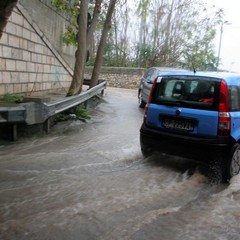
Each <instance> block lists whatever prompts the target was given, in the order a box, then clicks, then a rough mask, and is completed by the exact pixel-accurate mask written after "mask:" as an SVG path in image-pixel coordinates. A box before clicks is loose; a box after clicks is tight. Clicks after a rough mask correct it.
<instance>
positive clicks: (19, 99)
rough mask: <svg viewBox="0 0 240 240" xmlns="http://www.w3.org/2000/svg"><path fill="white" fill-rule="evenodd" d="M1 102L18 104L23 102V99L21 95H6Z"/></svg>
mask: <svg viewBox="0 0 240 240" xmlns="http://www.w3.org/2000/svg"><path fill="white" fill-rule="evenodd" d="M0 100H1V101H2V102H7V103H18V102H22V100H23V97H22V96H19V95H13V94H5V95H3V97H2V98H1V99H0Z"/></svg>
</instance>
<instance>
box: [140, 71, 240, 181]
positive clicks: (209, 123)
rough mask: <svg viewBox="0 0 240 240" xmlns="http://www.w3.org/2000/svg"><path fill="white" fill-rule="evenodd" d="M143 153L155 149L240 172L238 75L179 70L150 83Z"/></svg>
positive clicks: (225, 173) (225, 171) (229, 172)
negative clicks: (151, 84)
mask: <svg viewBox="0 0 240 240" xmlns="http://www.w3.org/2000/svg"><path fill="white" fill-rule="evenodd" d="M140 145H141V150H142V153H143V155H144V156H149V155H150V154H151V153H152V152H153V151H158V152H160V153H167V154H170V155H176V156H181V157H186V158H190V159H194V160H197V161H206V162H209V163H211V164H212V163H214V164H216V165H218V166H220V169H221V174H222V177H223V179H225V180H226V179H230V178H231V177H233V176H234V175H237V174H238V173H239V171H240V74H235V73H228V72H197V73H194V72H192V73H190V72H188V73H184V72H178V73H177V72H175V73H171V74H169V73H168V74H165V75H164V74H163V75H162V74H161V76H158V77H157V78H156V79H155V81H154V83H153V86H152V89H151V94H150V97H149V100H148V104H147V105H146V107H145V115H144V121H143V124H142V126H141V129H140Z"/></svg>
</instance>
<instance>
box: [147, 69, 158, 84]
mask: <svg viewBox="0 0 240 240" xmlns="http://www.w3.org/2000/svg"><path fill="white" fill-rule="evenodd" d="M157 75H158V71H157V70H156V69H153V71H152V72H151V76H149V80H151V81H152V82H153V81H154V80H155V78H156V77H157Z"/></svg>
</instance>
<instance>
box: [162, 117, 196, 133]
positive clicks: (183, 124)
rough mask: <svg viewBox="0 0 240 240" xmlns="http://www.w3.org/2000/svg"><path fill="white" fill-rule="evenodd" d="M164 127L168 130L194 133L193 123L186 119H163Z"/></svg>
mask: <svg viewBox="0 0 240 240" xmlns="http://www.w3.org/2000/svg"><path fill="white" fill-rule="evenodd" d="M162 125H163V127H165V128H168V129H179V130H184V131H193V122H192V121H189V120H184V119H163V122H162Z"/></svg>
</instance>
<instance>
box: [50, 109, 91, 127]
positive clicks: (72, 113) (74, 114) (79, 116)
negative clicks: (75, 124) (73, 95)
mask: <svg viewBox="0 0 240 240" xmlns="http://www.w3.org/2000/svg"><path fill="white" fill-rule="evenodd" d="M90 118H91V117H90V114H89V112H88V109H87V108H86V107H85V106H84V105H79V106H76V107H73V108H70V109H69V110H67V111H64V112H63V113H60V114H58V115H56V116H55V117H54V122H55V123H56V122H61V121H68V120H81V121H83V122H85V121H86V120H88V119H90Z"/></svg>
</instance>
